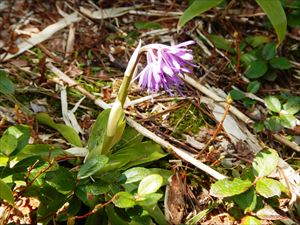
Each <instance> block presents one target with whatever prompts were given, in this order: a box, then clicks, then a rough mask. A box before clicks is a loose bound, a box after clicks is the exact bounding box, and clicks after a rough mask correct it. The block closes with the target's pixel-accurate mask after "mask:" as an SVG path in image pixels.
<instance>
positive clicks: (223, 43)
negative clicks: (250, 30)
mask: <svg viewBox="0 0 300 225" xmlns="http://www.w3.org/2000/svg"><path fill="white" fill-rule="evenodd" d="M208 38H209V39H210V40H211V41H212V42H213V44H214V46H215V47H216V48H218V49H223V50H225V51H233V50H232V48H231V43H230V42H229V41H228V40H226V39H225V38H223V37H222V36H220V35H213V34H211V35H209V36H208Z"/></svg>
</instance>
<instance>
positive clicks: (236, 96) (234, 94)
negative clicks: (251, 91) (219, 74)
mask: <svg viewBox="0 0 300 225" xmlns="http://www.w3.org/2000/svg"><path fill="white" fill-rule="evenodd" d="M229 94H230V97H231V98H232V99H233V100H242V99H243V98H245V94H244V93H243V92H242V91H240V90H236V89H234V90H231V91H230V92H229Z"/></svg>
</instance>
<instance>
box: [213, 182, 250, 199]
mask: <svg viewBox="0 0 300 225" xmlns="http://www.w3.org/2000/svg"><path fill="white" fill-rule="evenodd" d="M251 186H252V183H251V181H249V180H241V179H238V178H234V179H233V180H228V179H223V180H218V181H217V182H216V183H214V184H213V185H212V186H211V189H210V194H211V195H212V196H215V197H221V198H222V197H230V196H234V195H238V194H241V193H243V192H245V191H247V190H248V189H249V188H250V187H251Z"/></svg>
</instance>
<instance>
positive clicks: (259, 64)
mask: <svg viewBox="0 0 300 225" xmlns="http://www.w3.org/2000/svg"><path fill="white" fill-rule="evenodd" d="M267 70H268V64H267V63H266V62H265V61H263V60H261V59H258V60H255V61H253V62H251V63H250V64H249V66H248V68H247V70H246V71H245V75H246V76H247V77H248V78H251V79H256V78H259V77H262V76H263V75H264V74H265V73H266V72H267Z"/></svg>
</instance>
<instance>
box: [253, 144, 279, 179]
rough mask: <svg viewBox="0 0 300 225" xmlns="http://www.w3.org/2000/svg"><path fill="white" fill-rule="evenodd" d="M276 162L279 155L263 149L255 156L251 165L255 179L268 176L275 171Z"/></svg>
mask: <svg viewBox="0 0 300 225" xmlns="http://www.w3.org/2000/svg"><path fill="white" fill-rule="evenodd" d="M278 162H279V155H278V153H277V152H276V151H275V150H274V149H271V148H268V149H264V150H262V151H260V152H259V153H257V155H256V156H255V159H254V161H253V163H252V166H253V173H254V175H255V176H257V177H264V176H268V175H270V174H271V173H272V172H273V171H275V169H276V167H277V165H278Z"/></svg>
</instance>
